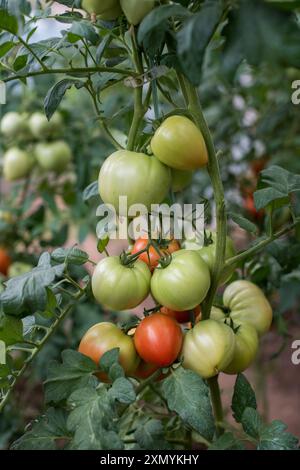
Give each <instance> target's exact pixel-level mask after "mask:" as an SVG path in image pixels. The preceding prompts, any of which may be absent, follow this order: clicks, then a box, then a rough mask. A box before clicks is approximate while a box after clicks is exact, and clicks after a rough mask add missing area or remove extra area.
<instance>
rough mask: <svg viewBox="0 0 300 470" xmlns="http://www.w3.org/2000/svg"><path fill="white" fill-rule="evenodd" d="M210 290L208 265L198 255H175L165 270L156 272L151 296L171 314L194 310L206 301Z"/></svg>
mask: <svg viewBox="0 0 300 470" xmlns="http://www.w3.org/2000/svg"><path fill="white" fill-rule="evenodd" d="M209 287H210V274H209V269H208V267H207V265H206V263H205V262H204V261H203V259H202V258H201V256H200V255H199V254H198V253H197V252H196V251H190V250H179V251H176V252H175V253H172V260H171V263H170V264H169V265H168V266H167V267H166V268H160V267H158V268H156V269H155V270H154V273H153V276H152V279H151V292H152V295H153V296H154V298H155V299H156V300H157V302H158V303H160V304H161V305H163V306H165V307H168V308H170V309H171V310H176V311H183V310H192V309H193V308H195V307H197V305H199V304H201V302H202V301H203V300H204V299H205V297H206V294H207V292H208V289H209Z"/></svg>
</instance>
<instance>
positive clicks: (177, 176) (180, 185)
mask: <svg viewBox="0 0 300 470" xmlns="http://www.w3.org/2000/svg"><path fill="white" fill-rule="evenodd" d="M192 178H193V172H192V171H183V170H176V169H175V168H172V190H173V191H174V193H177V192H178V191H182V190H183V189H185V188H186V187H187V186H189V184H190V183H191V181H192Z"/></svg>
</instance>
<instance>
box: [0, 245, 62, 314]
mask: <svg viewBox="0 0 300 470" xmlns="http://www.w3.org/2000/svg"><path fill="white" fill-rule="evenodd" d="M50 260H51V258H50V254H49V253H43V254H42V255H41V257H40V259H39V263H38V265H37V267H36V268H33V269H32V270H31V271H30V272H28V273H25V274H22V275H21V276H17V277H15V278H12V279H9V280H8V281H7V282H6V289H5V291H4V292H2V293H1V295H0V306H2V309H3V311H4V313H6V314H7V315H13V316H22V315H23V314H24V313H26V312H36V311H38V310H40V311H43V310H45V308H46V305H47V293H46V289H45V287H48V286H50V285H51V284H52V283H53V282H54V281H55V280H56V279H57V278H59V277H61V276H62V274H63V271H64V265H57V266H51V262H50Z"/></svg>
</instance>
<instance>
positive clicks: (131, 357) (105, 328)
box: [78, 322, 140, 380]
mask: <svg viewBox="0 0 300 470" xmlns="http://www.w3.org/2000/svg"><path fill="white" fill-rule="evenodd" d="M114 348H119V350H120V351H119V361H120V364H121V366H122V367H123V369H124V372H125V374H126V375H132V374H133V373H134V372H135V371H136V369H137V367H138V365H139V362H140V358H139V357H138V355H137V352H136V350H135V347H134V343H133V339H132V338H131V337H130V336H128V335H126V334H125V333H124V332H123V331H122V330H120V328H118V327H117V326H116V325H114V324H113V323H109V322H103V323H97V324H96V325H94V326H92V327H91V328H90V329H89V330H88V331H87V332H86V333H85V335H84V336H83V338H82V340H81V342H80V345H79V348H78V351H79V352H81V353H82V354H84V355H85V356H88V357H89V358H90V359H92V360H93V361H94V362H95V363H96V364H99V361H100V359H101V357H102V356H103V354H105V353H106V352H107V351H110V350H111V349H114ZM97 375H98V376H99V378H101V379H102V380H106V376H105V374H104V373H100V374H97Z"/></svg>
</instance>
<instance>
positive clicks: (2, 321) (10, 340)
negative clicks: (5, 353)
mask: <svg viewBox="0 0 300 470" xmlns="http://www.w3.org/2000/svg"><path fill="white" fill-rule="evenodd" d="M22 339H23V323H22V320H18V319H17V318H15V317H12V316H11V315H5V314H4V313H2V312H1V311H0V341H4V343H5V344H6V346H10V345H11V344H14V343H18V342H21V341H22Z"/></svg>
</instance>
